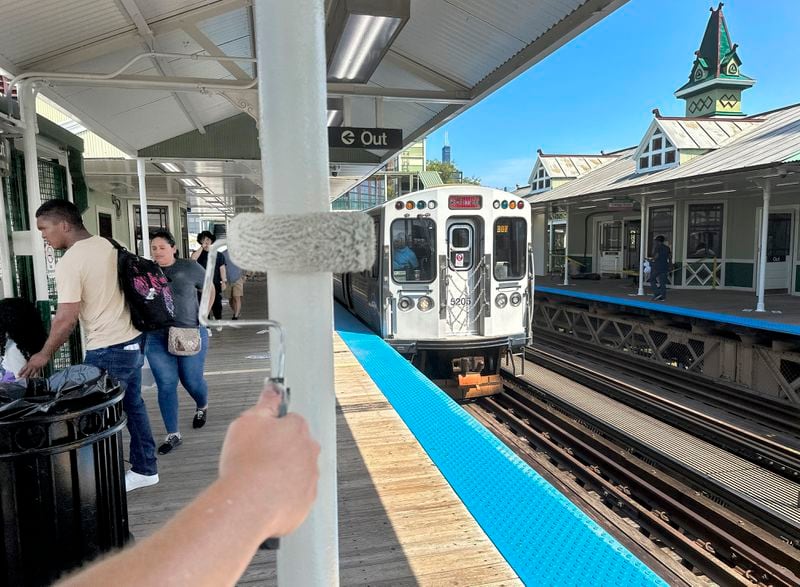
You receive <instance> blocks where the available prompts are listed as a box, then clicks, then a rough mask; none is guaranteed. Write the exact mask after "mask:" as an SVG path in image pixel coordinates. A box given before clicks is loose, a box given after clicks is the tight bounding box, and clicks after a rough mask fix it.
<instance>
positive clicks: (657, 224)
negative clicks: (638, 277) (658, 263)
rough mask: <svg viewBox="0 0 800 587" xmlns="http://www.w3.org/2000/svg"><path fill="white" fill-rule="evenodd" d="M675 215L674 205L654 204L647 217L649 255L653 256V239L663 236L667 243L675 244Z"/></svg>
mask: <svg viewBox="0 0 800 587" xmlns="http://www.w3.org/2000/svg"><path fill="white" fill-rule="evenodd" d="M674 217H675V207H674V206H654V207H652V208H650V211H649V217H648V219H647V256H648V257H652V256H653V239H655V238H656V237H657V236H663V237H664V240H665V241H666V243H667V244H668V245H669V246H670V247H671V246H672V244H673V238H672V237H673V234H672V227H673V219H674Z"/></svg>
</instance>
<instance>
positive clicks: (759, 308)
mask: <svg viewBox="0 0 800 587" xmlns="http://www.w3.org/2000/svg"><path fill="white" fill-rule="evenodd" d="M771 188H772V183H771V182H770V180H769V179H765V180H764V184H763V185H762V186H761V189H762V190H763V191H764V209H763V210H762V212H761V243H760V244H759V249H758V290H757V293H756V295H757V296H758V303H757V304H756V312H766V309H765V308H764V284H765V281H766V273H767V272H766V269H767V232H768V230H769V199H770V195H771V194H770V189H771Z"/></svg>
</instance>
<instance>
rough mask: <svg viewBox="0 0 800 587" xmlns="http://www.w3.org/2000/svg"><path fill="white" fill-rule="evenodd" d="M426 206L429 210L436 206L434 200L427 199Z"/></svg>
mask: <svg viewBox="0 0 800 587" xmlns="http://www.w3.org/2000/svg"><path fill="white" fill-rule="evenodd" d="M428 208H430V209H431V210H433V209H434V208H436V200H428Z"/></svg>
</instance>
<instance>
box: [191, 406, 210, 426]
mask: <svg viewBox="0 0 800 587" xmlns="http://www.w3.org/2000/svg"><path fill="white" fill-rule="evenodd" d="M207 413H208V408H203V409H202V410H197V411H196V412H195V414H194V420H192V428H202V427H203V426H205V425H206V414H207Z"/></svg>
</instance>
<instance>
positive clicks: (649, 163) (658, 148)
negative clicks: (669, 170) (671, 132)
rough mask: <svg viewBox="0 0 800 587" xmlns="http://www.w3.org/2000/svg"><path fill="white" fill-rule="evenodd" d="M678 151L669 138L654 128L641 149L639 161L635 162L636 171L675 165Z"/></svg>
mask: <svg viewBox="0 0 800 587" xmlns="http://www.w3.org/2000/svg"><path fill="white" fill-rule="evenodd" d="M677 157H678V152H677V151H676V150H675V147H674V145H673V144H672V143H670V142H669V139H668V138H667V137H665V136H664V134H663V133H662V132H661V131H660V130H658V129H656V131H655V132H653V136H652V137H650V141H649V142H648V143H647V144H646V145H645V147H644V149H642V153H641V155H640V156H639V161H638V163H637V164H636V168H637V170H638V171H652V170H654V169H664V168H665V167H672V166H673V165H675V163H676V161H677Z"/></svg>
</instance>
